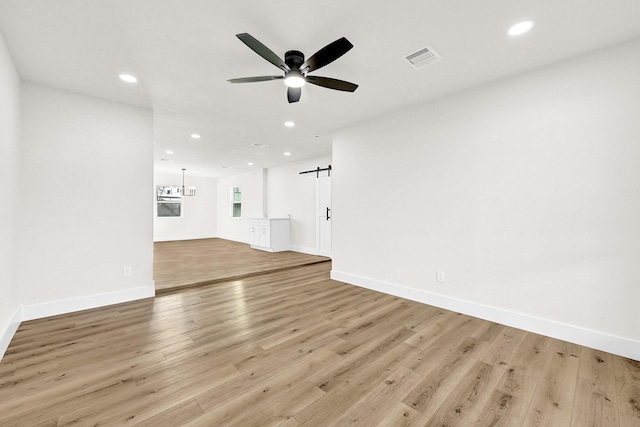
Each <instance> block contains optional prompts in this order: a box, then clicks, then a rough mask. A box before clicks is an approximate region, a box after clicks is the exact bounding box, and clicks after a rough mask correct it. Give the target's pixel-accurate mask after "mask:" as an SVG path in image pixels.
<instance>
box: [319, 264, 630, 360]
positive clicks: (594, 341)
mask: <svg viewBox="0 0 640 427" xmlns="http://www.w3.org/2000/svg"><path fill="white" fill-rule="evenodd" d="M331 279H333V280H337V281H339V282H344V283H347V284H350V285H355V286H359V287H361V288H366V289H371V290H373V291H377V292H382V293H385V294H388V295H393V296H397V297H400V298H405V299H408V300H411V301H416V302H419V303H422V304H427V305H431V306H435V307H439V308H443V309H446V310H451V311H455V312H457V313H462V314H466V315H469V316H473V317H478V318H480V319H483V320H488V321H491V322H495V323H499V324H501V325H505V326H510V327H514V328H518V329H522V330H525V331H527V332H533V333H536V334H540V335H544V336H547V337H551V338H555V339H559V340H563V341H567V342H571V343H574V344H579V345H582V346H585V347H590V348H593V349H596V350H601V351H606V352H608V353H612V354H616V355H618V356H622V357H627V358H630V359H634V360H640V342H639V341H634V340H631V339H628V338H624V337H619V336H615V335H610V334H606V333H603V332H598V331H594V330H590V329H585V328H582V327H579V326H574V325H569V324H565V323H560V322H556V321H553V320H549V319H543V318H540V317H535V316H530V315H527V314H523V313H516V312H513V311H509V310H505V309H502V308H498V307H491V306H487V305H482V304H478V303H474V302H471V301H466V300H461V299H457V298H452V297H449V296H445V295H438V294H434V293H431V292H427V291H424V290H419V289H414V288H408V287H406V286H402V285H398V284H395V283H388V282H383V281H379V280H375V279H371V278H367V277H362V276H358V275H354V274H350V273H346V272H342V271H336V270H331Z"/></svg>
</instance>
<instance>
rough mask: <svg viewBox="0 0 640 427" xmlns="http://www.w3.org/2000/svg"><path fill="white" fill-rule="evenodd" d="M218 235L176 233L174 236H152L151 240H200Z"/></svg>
mask: <svg viewBox="0 0 640 427" xmlns="http://www.w3.org/2000/svg"><path fill="white" fill-rule="evenodd" d="M217 237H218V236H213V235H211V236H210V235H205V234H203V235H192V234H190V235H186V236H185V235H176V236H160V237H154V238H153V241H154V242H173V241H175V240H200V239H215V238H217Z"/></svg>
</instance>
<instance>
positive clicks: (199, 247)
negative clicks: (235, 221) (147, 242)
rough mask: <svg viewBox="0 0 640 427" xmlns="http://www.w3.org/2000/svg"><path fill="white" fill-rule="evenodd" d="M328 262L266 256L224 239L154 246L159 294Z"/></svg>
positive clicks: (288, 255)
mask: <svg viewBox="0 0 640 427" xmlns="http://www.w3.org/2000/svg"><path fill="white" fill-rule="evenodd" d="M325 261H329V258H325V257H321V256H315V255H307V254H303V253H299V252H292V251H285V252H274V253H270V252H265V251H261V250H258V249H251V247H250V246H249V245H248V244H245V243H238V242H232V241H230V240H224V239H197V240H180V241H171V242H155V243H154V245H153V279H154V281H155V283H156V291H157V292H165V291H170V290H175V289H177V288H183V287H187V286H199V285H202V284H207V283H213V282H219V281H222V280H232V279H240V278H244V277H248V276H253V275H255V274H262V273H265V272H269V271H278V270H282V269H286V268H290V267H295V266H301V265H309V264H315V263H317V262H325Z"/></svg>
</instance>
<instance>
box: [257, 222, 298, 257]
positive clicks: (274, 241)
mask: <svg viewBox="0 0 640 427" xmlns="http://www.w3.org/2000/svg"><path fill="white" fill-rule="evenodd" d="M249 244H250V245H251V247H252V248H253V249H260V250H262V251H267V252H281V251H288V250H289V218H249Z"/></svg>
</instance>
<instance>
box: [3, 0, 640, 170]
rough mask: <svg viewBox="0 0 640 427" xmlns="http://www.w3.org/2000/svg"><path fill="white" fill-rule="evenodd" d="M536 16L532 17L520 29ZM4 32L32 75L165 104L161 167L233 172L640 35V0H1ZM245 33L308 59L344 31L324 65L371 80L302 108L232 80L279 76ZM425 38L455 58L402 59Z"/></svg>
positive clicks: (280, 91)
mask: <svg viewBox="0 0 640 427" xmlns="http://www.w3.org/2000/svg"><path fill="white" fill-rule="evenodd" d="M523 19H533V20H534V21H535V22H536V25H535V27H534V29H533V30H532V31H531V32H530V33H528V34H526V35H524V36H521V37H520V38H509V37H508V36H507V35H506V30H507V29H508V27H509V26H510V25H512V24H514V23H516V22H518V21H520V20H523ZM0 32H1V33H2V34H3V36H4V38H5V42H6V43H7V45H8V47H9V50H10V53H11V55H12V57H13V59H14V61H15V64H16V67H17V69H18V72H19V73H20V76H21V77H22V79H23V80H26V81H30V82H35V83H39V84H43V85H48V86H53V87H58V88H62V89H67V90H71V91H74V92H79V93H84V94H88V95H93V96H96V97H100V98H104V99H108V100H114V101H118V102H123V103H127V104H133V105H137V106H142V107H147V108H153V111H154V114H155V120H156V121H155V159H154V160H155V164H156V168H157V169H166V170H169V171H176V173H177V174H180V168H182V167H185V168H187V169H188V171H189V173H194V174H198V175H209V176H220V175H225V174H236V173H241V172H245V171H249V170H252V169H256V168H261V167H269V166H272V165H275V164H280V163H285V162H288V161H296V160H300V159H303V158H309V157H315V156H319V155H322V154H327V153H330V151H331V134H332V132H333V131H335V130H337V129H340V128H343V127H345V126H349V125H351V124H353V123H356V122H359V121H362V120H365V119H368V118H372V117H376V116H379V115H382V114H385V113H388V112H391V111H394V110H397V109H400V108H403V107H406V106H410V105H414V104H417V103H420V102H424V101H426V100H428V99H432V98H435V97H438V96H442V95H445V94H448V93H452V92H455V91H460V90H462V89H464V88H468V87H472V86H475V85H479V84H483V83H486V82H490V81H493V80H496V79H499V78H503V77H505V76H509V75H513V74H517V73H521V72H524V71H526V70H529V69H532V68H537V67H540V66H543V65H545V64H549V63H552V62H555V61H558V60H561V59H563V58H567V57H571V56H575V55H580V54H583V53H586V52H589V51H591V50H594V49H598V48H601V47H605V46H608V45H612V44H615V43H618V42H622V41H625V40H628V39H632V38H636V37H640V1H639V0H607V1H603V0H521V1H514V0H406V1H397V2H391V1H383V0H366V1H365V0H349V1H338V0H335V1H320V0H317V1H315V2H305V1H295V2H294V1H291V0H287V1H283V0H270V1H257V0H255V1H249V0H235V1H220V0H0ZM243 32H247V33H250V34H251V35H252V36H254V37H255V38H257V39H258V40H260V41H261V42H262V43H264V44H265V45H266V46H268V47H269V48H270V49H271V50H273V51H274V52H276V53H277V54H279V55H282V56H284V52H285V51H287V50H293V49H295V50H300V51H302V52H304V53H305V55H306V56H307V57H309V56H311V54H313V53H315V52H316V51H317V50H319V49H320V48H322V47H323V46H325V45H327V44H328V43H330V42H332V41H334V40H336V39H338V38H340V37H342V36H344V37H346V38H347V39H349V41H351V43H353V45H354V48H353V49H352V50H351V51H349V52H348V53H347V54H346V55H344V56H343V57H341V58H339V59H338V60H337V61H335V62H334V63H332V64H330V65H328V66H326V67H324V68H322V69H321V70H318V71H315V72H314V73H313V74H314V75H320V76H326V77H334V78H338V79H342V80H347V81H351V82H354V83H357V84H359V85H360V87H359V88H358V89H357V91H356V92H354V93H346V92H339V91H333V90H329V89H325V88H322V87H318V86H313V85H307V86H305V87H304V88H303V92H302V99H301V101H300V102H298V103H295V104H289V103H288V102H287V100H286V87H285V86H284V84H283V83H282V81H272V82H261V83H252V84H241V85H240V84H236V85H232V84H230V83H228V82H227V80H228V79H230V78H236V77H251V76H260V75H275V74H279V70H278V69H277V68H276V67H274V66H273V65H272V64H270V63H268V62H267V61H265V60H264V59H262V58H260V57H259V56H258V55H257V54H255V53H254V52H253V51H251V50H250V49H249V48H248V47H247V46H245V45H244V44H243V43H242V42H240V40H238V39H237V38H236V37H235V34H237V33H243ZM427 45H428V46H431V47H432V48H433V49H435V50H436V51H437V52H438V53H439V54H440V55H441V56H442V58H443V59H442V60H441V61H439V62H436V63H433V64H431V65H428V66H427V67H425V68H422V69H420V70H414V69H412V68H411V67H410V66H409V65H408V64H407V63H406V62H404V61H403V59H402V58H403V57H404V56H405V55H407V54H410V53H412V52H414V51H416V50H418V49H420V48H423V47H425V46H427ZM120 73H130V74H133V75H135V76H137V77H138V79H139V82H138V83H137V84H136V85H130V84H126V83H123V82H121V81H120V80H119V79H118V77H117V76H118V74H120ZM286 120H293V121H295V122H296V124H297V125H296V126H295V127H294V128H292V129H289V128H285V127H284V126H283V123H284V121H286ZM192 133H198V134H200V135H201V136H202V137H201V139H199V140H193V139H191V138H190V137H189V135H190V134H192ZM392 142H393V141H390V143H392ZM253 143H260V144H267V145H268V147H266V148H256V147H253V146H252V144H253ZM166 150H172V151H174V154H172V155H169V154H166V153H165V152H166ZM284 151H290V152H291V153H292V155H291V156H289V157H285V156H283V152H284ZM161 159H170V161H162V160H161ZM247 162H253V163H254V165H253V166H248V165H247ZM222 166H230V167H231V168H230V169H223V168H222Z"/></svg>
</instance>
